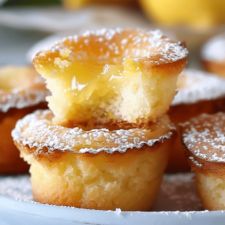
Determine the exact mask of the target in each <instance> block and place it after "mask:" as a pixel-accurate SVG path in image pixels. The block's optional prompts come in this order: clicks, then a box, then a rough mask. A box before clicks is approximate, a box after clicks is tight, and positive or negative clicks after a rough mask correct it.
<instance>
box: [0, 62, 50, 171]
mask: <svg viewBox="0 0 225 225" xmlns="http://www.w3.org/2000/svg"><path fill="white" fill-rule="evenodd" d="M46 94H47V91H46V89H45V87H44V83H43V81H42V80H41V78H40V77H39V75H38V74H37V73H36V72H35V71H34V70H33V69H32V68H31V67H25V66H24V67H18V66H6V67H2V68H0V134H1V139H0V155H1V157H0V173H1V174H9V173H22V172H26V171H27V170H28V165H27V164H26V163H25V162H24V161H23V160H22V159H21V158H20V157H19V151H18V150H17V149H16V147H15V145H14V143H13V141H12V138H11V131H12V129H13V128H14V127H15V123H16V121H17V120H18V119H20V118H22V117H23V116H24V115H26V114H27V113H31V112H32V111H34V110H35V109H37V108H40V107H41V108H43V107H44V101H45V96H46Z"/></svg>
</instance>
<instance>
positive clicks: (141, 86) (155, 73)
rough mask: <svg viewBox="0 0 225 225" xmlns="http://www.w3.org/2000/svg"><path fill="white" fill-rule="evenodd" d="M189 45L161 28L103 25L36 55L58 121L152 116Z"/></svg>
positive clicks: (170, 92) (167, 97) (164, 105)
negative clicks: (186, 45)
mask: <svg viewBox="0 0 225 225" xmlns="http://www.w3.org/2000/svg"><path fill="white" fill-rule="evenodd" d="M186 56H187V50H186V48H184V47H183V46H182V45H181V44H180V43H177V42H173V41H171V40H169V39H168V38H167V37H165V36H163V35H162V34H161V33H160V32H156V31H155V32H143V31H138V30H116V31H115V30H103V31H99V32H93V33H88V34H83V35H81V36H78V37H77V36H75V37H71V38H67V39H65V40H64V41H61V42H60V43H58V44H57V45H56V46H54V47H53V48H52V49H51V50H47V51H43V52H40V53H39V54H37V55H36V57H35V58H34V65H35V68H36V69H37V71H38V72H39V73H40V74H41V75H42V76H43V77H44V78H45V79H46V82H47V87H48V88H49V90H50V91H51V93H52V95H51V96H50V97H49V98H48V102H49V108H50V109H51V110H52V112H53V113H54V115H55V121H56V122H57V123H60V124H67V123H69V124H71V123H72V124H78V123H79V124H81V123H89V122H93V121H95V122H96V123H108V122H121V121H122V122H126V123H144V122H149V121H150V120H151V121H154V120H155V119H156V118H158V117H160V116H161V115H163V114H164V113H165V112H166V111H167V110H168V108H169V106H170V103H171V101H172V99H173V96H174V95H175V91H176V81H177V76H178V74H179V73H180V72H181V70H182V69H183V67H184V65H185V62H186Z"/></svg>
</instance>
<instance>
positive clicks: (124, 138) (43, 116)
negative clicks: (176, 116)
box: [12, 110, 174, 158]
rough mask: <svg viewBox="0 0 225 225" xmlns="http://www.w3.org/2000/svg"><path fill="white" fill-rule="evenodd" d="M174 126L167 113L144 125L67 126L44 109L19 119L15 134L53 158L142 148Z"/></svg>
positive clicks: (33, 149)
mask: <svg viewBox="0 0 225 225" xmlns="http://www.w3.org/2000/svg"><path fill="white" fill-rule="evenodd" d="M109 127H110V128H111V126H109ZM173 129H174V128H173V126H172V124H171V123H170V121H169V119H168V117H167V116H166V115H165V116H163V117H162V118H160V119H159V120H158V121H156V122H155V123H150V124H149V126H148V127H144V128H130V129H116V130H110V129H108V128H107V127H105V128H96V127H94V128H90V127H88V128H87V127H86V128H85V127H74V128H67V127H63V126H60V125H55V124H54V123H53V114H52V113H51V112H50V111H48V110H44V111H36V112H34V113H33V114H30V115H28V116H26V117H24V118H23V119H21V120H20V121H18V122H17V124H16V127H15V129H14V130H13V132H12V136H13V139H14V142H15V144H16V145H19V146H21V145H22V146H23V145H25V146H27V147H28V148H26V149H27V150H29V152H28V153H29V154H33V155H34V156H35V157H40V158H42V156H43V157H44V158H45V157H47V158H48V157H50V158H51V157H52V156H53V155H55V154H56V155H60V154H64V152H72V153H74V154H82V153H91V154H97V153H100V152H106V153H110V154H112V153H114V152H119V153H124V152H126V151H127V150H128V149H133V148H141V147H142V146H143V145H148V146H153V145H154V144H156V143H158V142H162V141H163V140H166V139H169V138H170V136H171V135H172V131H173Z"/></svg>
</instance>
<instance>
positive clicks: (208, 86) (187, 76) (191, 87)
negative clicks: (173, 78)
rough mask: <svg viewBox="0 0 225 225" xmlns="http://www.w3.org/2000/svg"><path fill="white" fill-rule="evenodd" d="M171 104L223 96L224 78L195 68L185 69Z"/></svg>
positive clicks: (224, 94)
mask: <svg viewBox="0 0 225 225" xmlns="http://www.w3.org/2000/svg"><path fill="white" fill-rule="evenodd" d="M178 89H179V90H178V93H177V95H176V96H175V98H174V100H173V103H172V105H178V104H188V103H195V102H198V101H201V100H211V99H216V98H220V97H223V96H224V97H225V79H223V78H220V77H217V76H215V75H213V74H211V73H206V72H202V71H199V70H195V69H187V70H185V71H184V72H183V73H182V74H181V76H180V78H179V81H178Z"/></svg>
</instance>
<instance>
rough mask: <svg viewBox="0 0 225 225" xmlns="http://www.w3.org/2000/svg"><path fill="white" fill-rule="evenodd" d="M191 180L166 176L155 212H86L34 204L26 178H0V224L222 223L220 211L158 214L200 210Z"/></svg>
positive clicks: (171, 224) (169, 224) (190, 176)
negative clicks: (181, 210)
mask: <svg viewBox="0 0 225 225" xmlns="http://www.w3.org/2000/svg"><path fill="white" fill-rule="evenodd" d="M192 178H193V175H192V174H177V175H167V176H166V177H165V178H164V182H163V184H162V187H161V191H160V193H159V198H158V199H157V202H156V204H155V208H154V210H155V211H153V212H124V211H121V210H119V209H117V210H114V211H104V210H89V209H79V208H74V207H62V206H51V205H44V204H40V203H35V202H34V201H32V195H31V186H30V182H29V177H28V176H18V177H17V176H14V177H0V225H6V224H7V225H8V224H10V225H40V224H44V225H72V224H73V225H81V224H82V225H84V224H86V225H87V224H93V225H94V224H95V225H127V224H129V225H178V224H179V225H180V224H182V225H201V224H204V225H211V224H224V220H225V212H224V211H212V212H209V211H183V212H180V211H162V209H163V208H164V210H177V209H178V208H179V209H182V207H184V208H183V210H185V209H186V210H190V209H196V210H199V209H200V207H201V206H200V202H199V199H198V198H197V196H196V194H195V192H194V185H193V179H192ZM15 199H17V200H15ZM159 210H161V211H159Z"/></svg>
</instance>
